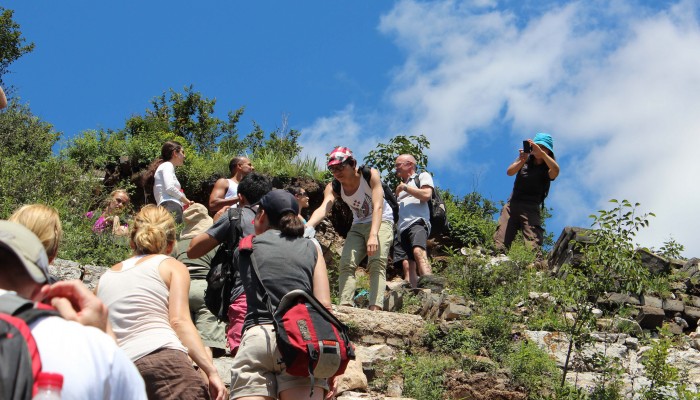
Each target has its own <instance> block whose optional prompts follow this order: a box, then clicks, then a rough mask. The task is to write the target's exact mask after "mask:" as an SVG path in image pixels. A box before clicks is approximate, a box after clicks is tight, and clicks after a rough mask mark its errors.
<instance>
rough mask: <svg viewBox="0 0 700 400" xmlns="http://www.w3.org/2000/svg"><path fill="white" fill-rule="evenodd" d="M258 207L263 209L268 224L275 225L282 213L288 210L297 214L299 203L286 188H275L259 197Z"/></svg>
mask: <svg viewBox="0 0 700 400" xmlns="http://www.w3.org/2000/svg"><path fill="white" fill-rule="evenodd" d="M260 207H262V209H263V210H265V213H266V214H267V217H268V219H269V220H270V224H272V225H277V224H278V223H279V222H280V218H282V215H283V214H285V213H288V212H292V213H294V215H297V214H299V203H297V199H296V198H294V195H292V194H291V193H289V192H288V191H286V190H282V189H275V190H273V191H271V192H269V193H268V194H266V195H265V196H263V198H262V199H260Z"/></svg>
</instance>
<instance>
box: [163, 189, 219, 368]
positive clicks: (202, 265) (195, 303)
mask: <svg viewBox="0 0 700 400" xmlns="http://www.w3.org/2000/svg"><path fill="white" fill-rule="evenodd" d="M182 215H183V219H184V221H185V226H184V228H183V229H182V232H181V233H180V240H178V242H177V246H175V247H176V251H175V252H174V256H175V258H176V259H177V260H178V261H180V262H181V263H183V264H185V266H186V267H187V270H188V271H189V273H190V297H189V303H190V315H191V316H192V322H194V326H196V327H197V331H198V332H199V336H200V337H201V338H202V342H203V343H204V345H205V346H207V347H206V348H207V351H208V352H209V355H213V354H214V353H216V354H217V355H222V354H223V353H224V352H225V351H226V326H225V325H224V324H223V323H221V322H219V320H217V318H216V316H214V314H212V313H211V311H209V309H208V308H207V307H206V305H205V304H204V291H205V290H206V289H207V280H206V277H207V273H209V269H210V268H211V261H212V258H213V257H214V253H215V251H214V250H213V249H212V250H211V251H209V252H208V253H206V254H205V255H203V256H202V257H199V258H194V259H193V258H189V257H187V248H188V247H189V246H190V242H191V241H192V238H194V237H195V236H197V235H199V234H200V233H203V232H205V231H206V230H207V229H209V228H211V226H212V225H213V224H214V221H213V220H212V219H211V217H210V216H209V213H208V211H207V208H206V207H204V205H203V204H199V203H194V204H192V205H191V206H189V207H187V210H185V211H184V212H183V213H182Z"/></svg>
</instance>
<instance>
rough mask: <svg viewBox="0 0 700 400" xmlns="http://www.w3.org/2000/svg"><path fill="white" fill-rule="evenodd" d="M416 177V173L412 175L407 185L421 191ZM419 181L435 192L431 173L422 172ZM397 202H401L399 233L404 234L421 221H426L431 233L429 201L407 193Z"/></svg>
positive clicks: (400, 194) (403, 193) (401, 195)
mask: <svg viewBox="0 0 700 400" xmlns="http://www.w3.org/2000/svg"><path fill="white" fill-rule="evenodd" d="M415 177H416V174H415V173H414V174H413V175H411V176H410V177H409V178H408V182H406V185H408V186H410V187H414V188H418V189H420V187H418V186H416V182H415ZM418 179H419V180H420V185H421V186H430V187H431V188H433V190H435V186H434V184H433V177H432V176H431V175H430V174H429V173H427V172H421V174H420V175H418ZM396 200H397V201H398V202H399V225H398V231H399V233H400V232H403V231H404V230H405V229H406V228H408V227H409V226H411V225H412V224H413V223H415V222H416V221H418V220H419V219H422V220H424V221H425V226H427V227H428V232H430V208H429V207H428V202H427V201H420V200H418V199H417V198H415V197H413V196H412V195H410V194H409V193H408V192H406V191H402V192H401V193H399V197H398V198H397V199H396Z"/></svg>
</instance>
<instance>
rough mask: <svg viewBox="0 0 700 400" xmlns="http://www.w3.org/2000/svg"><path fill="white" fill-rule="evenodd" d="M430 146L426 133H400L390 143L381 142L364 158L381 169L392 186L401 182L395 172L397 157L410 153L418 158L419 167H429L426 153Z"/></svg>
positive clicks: (369, 163) (380, 171)
mask: <svg viewBox="0 0 700 400" xmlns="http://www.w3.org/2000/svg"><path fill="white" fill-rule="evenodd" d="M429 148H430V142H428V139H427V138H426V137H425V136H424V135H418V136H408V137H406V136H403V135H398V136H395V137H393V138H391V139H390V140H389V143H379V144H377V148H376V149H375V150H372V151H370V152H369V154H368V155H367V157H365V158H364V161H365V163H366V164H368V165H371V166H373V167H374V168H376V169H378V170H379V173H380V174H382V176H383V177H384V178H383V179H384V180H385V181H386V183H388V184H389V186H390V187H392V188H393V187H396V185H398V184H399V178H398V177H397V176H396V174H394V173H393V172H394V170H395V167H394V163H395V162H396V157H398V156H400V155H401V154H410V155H412V156H413V157H415V158H416V162H417V163H418V166H417V167H418V168H419V169H427V168H428V156H427V155H426V154H425V153H424V151H425V150H427V149H429Z"/></svg>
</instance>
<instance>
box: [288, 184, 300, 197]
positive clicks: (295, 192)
mask: <svg viewBox="0 0 700 400" xmlns="http://www.w3.org/2000/svg"><path fill="white" fill-rule="evenodd" d="M284 190H286V191H288V192H289V193H291V194H293V195H294V196H299V195H301V191H302V189H301V187H299V186H296V185H294V186H287V187H286V188H285V189H284Z"/></svg>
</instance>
